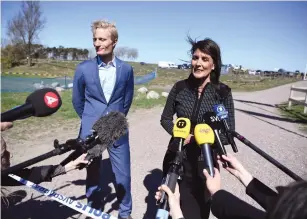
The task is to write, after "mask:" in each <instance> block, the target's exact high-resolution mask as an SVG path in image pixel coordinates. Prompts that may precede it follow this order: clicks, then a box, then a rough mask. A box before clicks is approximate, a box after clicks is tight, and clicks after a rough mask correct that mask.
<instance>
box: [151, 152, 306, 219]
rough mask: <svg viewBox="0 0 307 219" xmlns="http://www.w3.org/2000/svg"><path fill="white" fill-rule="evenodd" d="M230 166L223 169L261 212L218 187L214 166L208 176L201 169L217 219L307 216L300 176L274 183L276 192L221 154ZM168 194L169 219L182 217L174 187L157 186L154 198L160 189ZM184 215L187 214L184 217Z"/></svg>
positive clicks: (288, 218) (235, 160) (218, 177)
mask: <svg viewBox="0 0 307 219" xmlns="http://www.w3.org/2000/svg"><path fill="white" fill-rule="evenodd" d="M224 160H226V161H228V162H229V163H230V164H231V166H232V167H227V168H226V169H227V170H228V171H229V172H230V173H231V174H233V175H234V176H235V177H237V178H238V179H239V181H240V182H241V183H242V184H243V185H244V186H245V187H246V194H247V195H249V196H250V197H251V198H253V199H254V200H255V201H256V202H257V203H258V204H259V205H260V206H261V207H263V208H264V210H265V212H264V211H262V210H259V209H257V208H255V207H254V206H251V205H250V204H248V203H246V202H244V201H242V200H241V199H239V198H238V197H236V196H234V195H232V194H231V193H229V192H227V191H225V190H222V189H221V177H220V173H219V171H218V170H217V169H215V176H214V177H211V176H210V175H209V174H208V172H207V171H206V170H205V169H204V175H205V177H206V179H207V181H206V185H207V187H208V190H209V191H210V194H211V195H212V206H211V211H212V213H213V215H214V216H215V217H216V218H219V219H290V218H291V219H305V218H307V208H306V206H307V181H306V180H301V181H297V182H294V183H291V184H290V185H288V186H286V187H282V186H278V187H277V188H276V189H277V191H278V193H276V192H275V191H273V190H272V189H270V188H269V187H267V186H266V185H265V184H263V183H262V182H261V181H259V180H258V179H257V178H254V177H253V176H252V175H251V174H250V173H249V172H248V171H247V170H246V169H245V168H244V167H243V166H242V164H241V163H240V162H239V161H238V160H237V159H236V158H235V157H234V156H232V155H231V154H228V156H227V157H224ZM161 190H163V191H165V192H166V193H167V194H168V199H169V204H170V214H171V215H172V218H173V219H184V218H183V216H182V211H181V209H180V206H179V200H178V197H179V196H180V194H179V193H178V191H176V192H175V193H172V192H171V191H170V189H169V188H168V187H167V186H165V185H163V186H162V187H159V188H158V192H157V193H156V196H155V197H156V199H157V200H158V199H160V198H161V193H160V191H161ZM186 219H188V218H186Z"/></svg>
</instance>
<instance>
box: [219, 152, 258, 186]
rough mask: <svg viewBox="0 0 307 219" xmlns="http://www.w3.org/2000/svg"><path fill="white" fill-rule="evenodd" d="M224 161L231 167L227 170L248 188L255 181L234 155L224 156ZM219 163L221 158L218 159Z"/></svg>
mask: <svg viewBox="0 0 307 219" xmlns="http://www.w3.org/2000/svg"><path fill="white" fill-rule="evenodd" d="M222 158H223V160H225V161H228V162H229V163H230V164H231V166H230V167H226V170H228V172H230V173H231V174H232V175H234V176H235V177H237V178H238V179H239V180H240V181H241V182H242V183H243V185H244V186H245V187H246V186H247V185H248V184H249V183H250V182H251V181H252V179H253V176H252V175H251V174H250V173H249V172H248V171H247V170H246V169H245V168H244V167H243V165H242V164H241V163H240V162H239V161H238V160H237V158H235V157H234V156H233V155H232V154H227V156H226V155H222ZM218 159H219V162H220V158H219V157H218Z"/></svg>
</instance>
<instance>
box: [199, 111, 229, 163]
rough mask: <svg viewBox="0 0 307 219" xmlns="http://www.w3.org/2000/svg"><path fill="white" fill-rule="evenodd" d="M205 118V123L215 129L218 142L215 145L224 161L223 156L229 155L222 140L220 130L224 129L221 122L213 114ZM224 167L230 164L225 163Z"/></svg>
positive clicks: (210, 113)
mask: <svg viewBox="0 0 307 219" xmlns="http://www.w3.org/2000/svg"><path fill="white" fill-rule="evenodd" d="M203 118H204V121H205V123H207V124H208V125H209V126H210V127H211V128H212V129H213V132H214V134H215V140H216V141H215V143H216V144H215V145H216V146H217V147H218V152H219V155H220V157H221V159H223V158H222V155H227V152H226V149H225V147H224V145H223V143H222V141H221V138H220V130H221V129H222V125H221V121H220V120H219V118H218V117H217V116H215V114H214V113H213V112H206V113H205V114H204V117H203ZM223 165H224V167H227V166H229V164H228V162H223Z"/></svg>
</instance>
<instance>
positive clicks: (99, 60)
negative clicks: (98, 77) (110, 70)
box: [97, 56, 116, 67]
mask: <svg viewBox="0 0 307 219" xmlns="http://www.w3.org/2000/svg"><path fill="white" fill-rule="evenodd" d="M97 64H98V67H106V66H107V65H110V66H113V67H116V58H115V56H114V58H113V59H112V61H110V62H109V63H108V64H106V63H104V62H103V61H102V60H101V58H100V56H97Z"/></svg>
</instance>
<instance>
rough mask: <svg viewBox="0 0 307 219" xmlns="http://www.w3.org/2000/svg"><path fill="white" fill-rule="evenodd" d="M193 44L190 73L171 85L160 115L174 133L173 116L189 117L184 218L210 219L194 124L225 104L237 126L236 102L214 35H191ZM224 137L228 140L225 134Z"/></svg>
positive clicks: (173, 145)
mask: <svg viewBox="0 0 307 219" xmlns="http://www.w3.org/2000/svg"><path fill="white" fill-rule="evenodd" d="M188 39H189V42H190V43H191V45H192V48H191V54H192V60H191V64H192V68H191V74H190V75H189V77H188V78H187V79H185V80H182V81H178V82H177V83H175V85H174V86H173V87H172V89H171V91H170V93H169V96H168V98H167V101H166V105H165V107H164V110H163V113H162V115H161V125H162V127H163V128H164V129H165V130H166V131H167V132H168V133H169V134H170V135H172V134H173V133H172V131H173V127H174V123H173V116H174V115H175V114H176V116H177V117H185V118H188V119H190V121H191V124H192V127H191V130H190V135H189V137H188V138H186V139H185V141H184V144H185V146H184V147H183V150H184V151H185V156H184V161H183V177H182V181H180V182H179V190H180V194H181V196H180V201H181V208H182V210H183V214H184V217H185V218H193V219H207V218H209V214H210V201H209V198H210V195H209V194H208V193H206V188H205V187H204V185H205V184H204V176H203V173H202V170H203V163H204V162H203V161H202V157H201V156H200V155H201V150H200V148H199V147H198V146H197V145H196V143H195V141H194V136H193V135H194V133H193V132H194V127H195V126H196V125H197V124H199V123H203V122H204V115H205V113H207V112H213V106H214V105H216V104H221V103H222V104H223V105H224V106H225V108H226V109H227V111H228V113H229V114H228V124H229V127H230V129H231V130H234V129H235V119H234V103H233V99H232V94H231V89H230V88H229V87H228V86H227V85H225V84H222V83H221V82H220V81H219V78H220V73H221V66H222V61H221V54H220V48H219V46H218V45H217V44H216V43H215V42H214V41H213V40H211V39H205V40H201V41H198V42H195V41H193V40H192V39H191V38H190V37H189V38H188ZM221 140H222V142H223V143H224V145H225V144H228V142H227V140H226V137H225V136H222V135H221ZM178 145H179V144H178V142H175V140H174V139H173V138H172V137H171V139H170V142H169V145H168V149H167V151H166V155H165V157H164V161H163V173H164V176H165V175H166V174H167V171H168V169H169V166H170V162H171V161H172V160H173V159H174V158H175V154H176V153H175V152H176V151H177V150H178Z"/></svg>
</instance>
